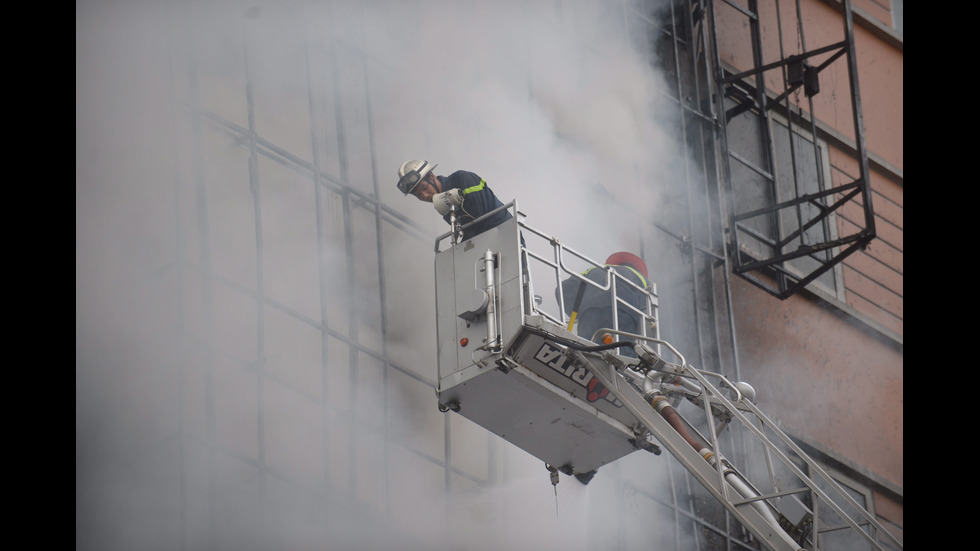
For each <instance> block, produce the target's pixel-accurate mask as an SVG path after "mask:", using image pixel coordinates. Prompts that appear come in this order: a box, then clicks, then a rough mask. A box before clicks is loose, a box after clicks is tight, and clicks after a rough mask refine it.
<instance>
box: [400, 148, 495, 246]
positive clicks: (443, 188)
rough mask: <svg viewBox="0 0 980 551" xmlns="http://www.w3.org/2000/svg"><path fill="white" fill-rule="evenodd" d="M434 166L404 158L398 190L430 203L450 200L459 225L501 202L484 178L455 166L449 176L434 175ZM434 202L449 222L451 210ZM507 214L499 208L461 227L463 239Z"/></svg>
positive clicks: (468, 221) (491, 225)
mask: <svg viewBox="0 0 980 551" xmlns="http://www.w3.org/2000/svg"><path fill="white" fill-rule="evenodd" d="M435 168H436V164H435V163H429V162H428V161H419V160H411V161H405V162H404V163H402V166H401V167H400V168H399V169H398V190H399V191H401V192H402V193H404V194H405V195H408V194H412V195H414V196H415V198H416V199H418V200H419V201H424V202H426V203H432V202H433V197H437V199H444V200H446V201H452V202H453V204H457V205H458V209H457V212H456V217H457V222H458V223H459V224H460V225H462V224H468V223H470V222H472V221H473V220H475V219H477V218H479V217H481V216H483V215H484V214H486V213H488V212H490V211H492V210H495V209H497V208H500V207H502V206H503V203H501V202H500V199H497V196H496V195H494V193H493V191H492V190H491V189H490V187H489V186H488V185H487V182H486V180H484V179H483V178H480V177H479V176H477V175H476V174H474V173H472V172H468V171H466V170H457V171H456V172H453V173H452V174H450V175H449V176H436V174H435V173H434V172H433V169H435ZM445 192H450V193H449V194H447V196H437V194H442V193H445ZM435 206H436V207H437V210H439V212H440V214H442V215H443V219H444V220H445V221H446V223H447V224H450V223H451V222H450V218H451V216H452V214H451V213H450V212H449V211H448V210H447V209H440V208H438V207H439V205H435ZM444 211H445V212H444ZM511 218H512V216H511V214H510V213H509V212H507V210H502V211H500V212H498V213H496V214H494V215H493V216H491V217H489V218H487V219H486V220H483V221H481V222H480V223H478V224H476V225H474V226H470V227H468V228H466V229H465V230H464V231H463V236H462V240H463V241H465V240H467V239H470V238H472V237H473V236H475V235H479V234H481V233H483V232H485V231H487V230H489V229H490V228H494V227H496V226H499V225H500V224H502V223H504V222H506V221H507V220H510V219H511Z"/></svg>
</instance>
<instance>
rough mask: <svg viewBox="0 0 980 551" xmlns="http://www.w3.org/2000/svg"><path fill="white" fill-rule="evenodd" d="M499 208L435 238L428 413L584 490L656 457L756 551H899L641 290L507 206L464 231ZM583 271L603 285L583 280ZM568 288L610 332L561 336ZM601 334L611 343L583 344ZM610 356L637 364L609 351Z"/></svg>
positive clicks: (747, 389) (649, 292)
mask: <svg viewBox="0 0 980 551" xmlns="http://www.w3.org/2000/svg"><path fill="white" fill-rule="evenodd" d="M505 209H507V210H509V211H511V212H512V215H513V216H512V218H511V219H510V220H508V221H506V222H504V223H503V224H500V225H498V226H497V227H495V228H492V229H490V230H487V231H485V232H483V233H481V234H479V235H477V236H475V237H473V238H471V239H468V240H465V241H462V240H459V239H458V238H457V236H458V235H460V234H461V228H460V227H456V225H454V227H453V229H452V231H450V232H448V233H446V234H444V235H442V236H439V237H438V238H437V239H436V243H435V253H436V254H435V276H436V278H435V279H436V322H437V347H438V362H439V366H438V367H439V369H438V371H439V374H438V384H437V387H436V396H437V398H438V404H439V408H440V410H442V411H444V412H448V411H453V412H456V413H458V414H459V415H462V416H463V417H465V418H467V419H469V420H470V421H473V422H474V423H477V424H478V425H480V426H482V427H484V428H486V429H487V430H489V431H491V432H493V433H494V434H497V435H499V436H500V437H501V438H503V439H505V440H507V441H508V442H511V443H513V444H514V445H516V446H518V447H520V448H521V449H523V450H525V451H527V452H528V453H530V454H531V455H533V456H534V457H536V458H538V459H541V460H542V461H544V462H545V464H546V465H548V466H549V469H552V470H553V473H557V472H562V473H564V474H567V475H572V474H575V475H580V476H582V475H584V476H585V478H584V479H581V480H584V481H587V480H588V479H589V477H590V476H591V474H594V472H595V470H596V469H598V468H600V467H602V466H603V465H606V464H608V463H610V462H612V461H615V460H617V459H619V458H621V457H624V456H626V455H628V454H631V453H633V452H636V451H639V450H645V451H649V452H653V453H655V454H659V453H660V451H661V448H663V449H666V450H667V451H669V452H670V454H671V455H672V456H673V457H674V458H675V459H677V460H678V461H679V462H680V463H681V464H682V465H683V466H684V467H685V468H686V469H687V470H688V472H690V473H691V475H692V476H693V477H694V478H695V479H697V480H698V482H700V483H701V484H702V485H703V486H704V487H705V488H706V489H707V490H708V491H709V492H710V493H711V494H712V496H714V497H715V498H716V499H717V500H718V501H719V502H720V503H721V504H722V506H724V507H725V508H726V509H727V510H728V511H729V512H730V513H731V514H732V515H733V516H735V518H736V519H738V521H739V522H741V523H742V525H744V526H745V527H746V528H747V529H748V530H749V531H750V532H752V534H753V535H754V536H755V537H756V538H757V539H758V541H760V542H761V543H762V544H763V545H764V546H765V547H766V548H768V549H773V550H780V551H782V550H793V551H795V550H801V549H807V550H811V551H817V550H820V549H833V543H831V542H833V541H839V539H840V537H841V536H842V535H845V536H846V537H847V538H850V539H848V540H847V541H857V542H860V544H861V545H866V546H867V547H868V548H871V549H884V547H882V542H886V545H888V546H890V547H891V548H894V549H901V548H902V545H901V543H900V542H898V540H897V539H896V538H895V537H894V536H893V535H892V534H890V533H889V532H888V531H887V530H885V529H884V528H883V527H882V526H881V525H880V524H879V523H878V521H877V519H876V518H875V517H874V515H872V514H871V513H869V512H868V511H867V510H865V509H864V507H862V506H861V505H860V504H858V503H857V502H856V501H855V500H854V499H853V498H852V497H851V496H850V495H849V494H848V493H847V492H846V491H845V490H844V489H843V488H842V487H841V486H840V485H839V484H838V483H837V482H836V481H835V480H834V479H833V478H831V477H830V475H829V474H827V473H826V472H825V471H824V469H823V468H822V467H821V466H820V465H819V464H817V463H816V462H815V461H814V460H813V459H811V458H810V457H808V456H807V455H806V454H805V453H804V452H803V451H802V450H801V449H800V448H799V446H798V445H797V444H796V443H795V442H793V441H792V440H791V439H790V438H789V437H788V436H787V435H785V434H784V433H783V432H782V431H781V430H779V429H778V428H777V427H776V425H775V424H774V423H773V422H772V421H770V420H769V419H768V418H767V417H766V416H765V415H764V414H763V413H762V412H761V411H760V410H759V409H758V408H757V407H756V406H755V404H754V403H753V401H754V390H753V389H752V387H751V386H749V385H747V384H745V383H741V382H731V381H729V380H727V379H726V378H725V377H723V376H722V375H720V374H717V373H712V372H707V371H701V370H698V369H695V368H694V367H693V366H691V365H689V364H688V363H687V362H686V360H685V359H684V357H683V356H682V355H681V354H680V352H678V351H677V350H676V349H674V348H673V347H672V346H671V345H670V344H669V343H667V342H666V341H663V340H661V339H660V335H659V324H658V308H659V306H658V295H657V289H656V286H655V285H653V284H651V286H650V288H649V289H640V288H639V287H637V286H636V285H635V284H634V283H632V282H631V281H629V280H627V279H625V278H623V277H622V276H621V275H619V274H618V273H617V272H616V271H615V270H613V269H610V268H607V267H605V266H602V264H601V263H599V262H597V261H595V260H593V259H591V258H589V257H588V256H586V255H584V254H582V253H579V252H577V251H575V250H573V249H571V248H569V247H568V246H566V245H564V244H563V243H561V242H560V241H559V240H558V239H557V238H555V237H552V236H549V235H548V234H545V233H543V232H541V231H539V230H537V229H535V228H533V227H531V226H529V225H528V224H527V223H526V222H525V220H524V215H523V214H522V213H520V211H518V210H517V205H516V202H511V203H509V204H507V205H504V206H503V207H501V208H500V209H497V211H494V212H492V213H488V214H487V215H486V216H485V217H481V218H478V219H477V220H475V221H474V222H472V223H471V224H473V223H478V222H480V220H481V219H483V218H486V217H489V216H492V215H493V214H494V213H496V212H498V211H500V210H505ZM453 219H455V218H453ZM447 241H448V247H445V248H442V247H443V245H445V244H446V242H447ZM589 268H592V269H601V270H604V271H605V272H606V274H607V277H606V278H605V280H604V281H602V280H600V281H599V282H598V283H597V282H595V281H592V280H590V279H587V278H585V277H583V276H582V272H584V271H585V270H586V269H589ZM569 277H576V278H578V279H579V280H580V281H581V282H582V283H583V284H586V285H593V286H595V287H597V288H599V289H600V290H603V291H605V292H606V293H607V294H608V296H609V300H610V308H611V311H612V312H613V315H612V319H613V326H612V327H609V328H604V329H602V330H600V331H597V332H596V334H595V335H577V334H575V333H574V332H573V330H574V327H568V323H569V319H568V316H567V315H566V314H565V311H566V309H565V307H564V306H565V302H566V301H567V300H569V299H568V297H564V296H563V294H562V292H561V290H560V284H561V281H562V280H565V279H567V278H569ZM600 279H601V278H600ZM624 286H632V287H633V289H631V291H633V290H638V291H640V292H642V294H643V296H645V298H646V300H645V305H644V307H642V308H635V307H633V306H631V305H629V304H627V303H626V302H625V301H624V300H622V298H621V294H620V293H619V292H617V289H619V290H622V289H623V288H624ZM617 307H618V308H617ZM621 308H625V309H627V310H632V311H633V312H634V313H635V314H636V315H637V316H639V317H640V319H641V320H642V323H641V324H640V330H639V333H626V332H623V331H620V330H619V328H618V327H617V326H618V319H617V318H618V314H617V312H618V311H619V309H621ZM600 333H608V335H609V336H611V337H612V340H613V342H611V343H605V344H598V343H597V342H595V341H594V340H593V339H595V338H596V336H597V335H598V334H600ZM622 347H629V349H630V350H632V351H634V352H635V354H636V356H635V357H634V356H632V355H630V356H626V355H622V354H620V353H619V352H621V351H622V350H624V348H622ZM665 352H666V354H665ZM669 360H672V361H669ZM680 404H685V405H689V404H694V405H695V406H697V410H695V411H700V412H701V413H702V414H703V415H702V417H703V419H702V420H701V421H700V424H699V425H697V426H695V425H694V424H692V423H691V422H689V421H688V420H687V419H685V418H684V417H683V416H681V415H680V414H679V413H678V411H677V409H676V408H678V407H679V405H680ZM730 425H731V426H730ZM729 428H738V430H739V431H740V432H739V434H740V435H742V436H744V437H746V438H750V439H754V440H753V442H754V444H756V445H759V446H762V447H763V449H764V453H763V454H762V455H763V456H764V458H765V459H764V461H763V462H764V463H765V465H764V466H763V467H764V468H762V469H761V470H764V471H767V472H768V477H769V480H768V481H767V483H766V484H765V485H762V486H757V485H756V484H754V483H753V482H750V481H749V478H748V477H747V476H745V475H744V474H743V473H742V472H741V471H739V470H738V469H736V467H735V466H734V465H733V464H732V463H731V462H730V461H729V459H728V457H730V456H735V455H738V454H739V453H738V452H736V451H735V450H733V449H732V450H730V449H727V447H726V446H730V444H728V443H726V442H725V441H723V440H722V439H720V438H719V435H720V434H721V433H723V432H724V431H726V430H727V429H729ZM743 445H744V443H743ZM757 470H758V469H757ZM777 473H780V474H781V475H782V474H785V475H787V476H789V477H790V478H791V480H792V482H791V484H787V483H785V481H784V479H778V477H777V476H776V474H777ZM554 476H557V474H555V475H554ZM554 480H556V478H553V481H554Z"/></svg>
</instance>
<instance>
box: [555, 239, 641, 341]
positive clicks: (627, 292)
mask: <svg viewBox="0 0 980 551" xmlns="http://www.w3.org/2000/svg"><path fill="white" fill-rule="evenodd" d="M606 267H612V268H613V269H614V270H616V272H617V273H618V274H620V275H621V276H622V277H623V278H625V279H626V280H628V281H630V282H632V283H635V284H636V285H637V286H639V287H640V288H641V289H647V288H649V284H648V283H647V265H646V263H645V262H643V259H642V258H640V257H638V256H636V255H635V254H633V253H629V252H625V251H621V252H617V253H613V254H611V255H609V258H607V259H606ZM582 275H583V276H584V277H585V278H586V279H589V280H591V281H594V282H596V283H597V284H598V285H601V286H603V287H605V286H607V284H608V283H609V281H608V277H607V274H606V270H603V269H601V268H599V267H592V268H589V269H588V270H586V271H585V272H584V273H583V274H582ZM561 290H562V294H563V295H564V297H565V301H564V306H565V314H567V315H569V316H570V317H571V319H570V322H569V331H571V329H572V326H573V325H574V324H575V322H576V321H577V322H578V335H579V336H582V337H585V338H587V339H591V338H592V335H593V334H594V333H595V332H596V331H597V330H598V329H600V328H602V327H606V328H610V329H615V328H614V327H613V316H612V297H611V296H610V291H609V290H602V289H598V288H596V287H594V286H592V285H589V284H588V283H585V282H583V281H582V280H581V279H579V278H577V277H574V276H573V277H570V278H568V279H566V280H565V281H563V282H562V283H561ZM616 296H617V297H618V298H619V299H622V300H623V301H624V302H626V303H627V304H629V305H630V306H633V307H634V308H636V309H637V310H639V311H641V312H646V311H647V309H646V306H647V302H646V300H647V299H646V295H645V294H643V293H641V292H639V291H637V290H636V289H635V288H634V287H633V286H631V285H628V284H626V283H624V282H622V281H618V282H617V285H616ZM557 297H558V290H557V289H556V290H555V298H556V299H557ZM617 316H618V321H619V328H618V329H619V330H620V331H625V332H628V333H635V334H640V335H642V334H643V327H642V325H641V324H642V323H643V318H642V316H640V315H639V314H637V313H636V312H634V311H633V310H631V309H629V308H627V307H626V306H624V305H622V304H618V308H617ZM596 338H598V336H596ZM619 353H620V354H622V355H624V356H630V357H635V353H634V352H633V350H631V349H630V348H629V347H623V348H620V349H619Z"/></svg>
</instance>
